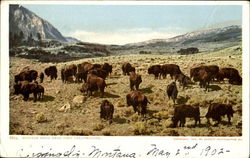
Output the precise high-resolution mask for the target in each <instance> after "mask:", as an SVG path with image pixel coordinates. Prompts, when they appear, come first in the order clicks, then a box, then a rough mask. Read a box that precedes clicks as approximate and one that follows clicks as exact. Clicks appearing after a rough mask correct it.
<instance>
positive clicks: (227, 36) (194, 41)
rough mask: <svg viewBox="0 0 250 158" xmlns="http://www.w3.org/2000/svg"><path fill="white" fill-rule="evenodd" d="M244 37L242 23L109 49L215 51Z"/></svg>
mask: <svg viewBox="0 0 250 158" xmlns="http://www.w3.org/2000/svg"><path fill="white" fill-rule="evenodd" d="M241 38H242V28H241V26H240V25H232V26H226V27H221V28H213V29H203V30H197V31H193V32H188V33H186V34H183V35H179V36H176V37H173V38H169V39H156V40H149V41H144V42H139V43H131V44H126V45H122V46H117V45H111V46H109V49H110V50H112V51H115V52H117V53H119V54H131V53H132V54H137V53H139V52H140V51H148V52H151V53H152V54H168V53H171V54H172V53H176V52H177V51H178V50H180V49H182V48H188V47H196V48H198V49H199V50H200V52H203V51H214V50H218V49H224V48H227V47H232V46H236V45H239V44H240V43H241Z"/></svg>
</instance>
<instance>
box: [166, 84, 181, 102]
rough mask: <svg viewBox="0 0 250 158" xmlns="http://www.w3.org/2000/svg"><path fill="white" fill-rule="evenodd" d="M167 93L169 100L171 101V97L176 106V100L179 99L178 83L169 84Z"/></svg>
mask: <svg viewBox="0 0 250 158" xmlns="http://www.w3.org/2000/svg"><path fill="white" fill-rule="evenodd" d="M166 92H167V95H168V98H169V99H170V97H171V98H172V100H173V101H174V104H175V100H176V99H177V95H178V90H177V86H176V83H175V82H172V83H171V84H169V85H168V86H167V91H166Z"/></svg>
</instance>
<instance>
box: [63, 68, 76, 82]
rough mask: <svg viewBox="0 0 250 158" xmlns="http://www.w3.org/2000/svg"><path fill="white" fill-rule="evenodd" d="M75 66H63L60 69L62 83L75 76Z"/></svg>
mask: <svg viewBox="0 0 250 158" xmlns="http://www.w3.org/2000/svg"><path fill="white" fill-rule="evenodd" d="M76 70H77V66H76V65H75V64H71V65H67V66H64V67H63V68H62V69H61V78H62V81H63V82H64V83H67V81H69V78H70V77H72V76H75V75H76Z"/></svg>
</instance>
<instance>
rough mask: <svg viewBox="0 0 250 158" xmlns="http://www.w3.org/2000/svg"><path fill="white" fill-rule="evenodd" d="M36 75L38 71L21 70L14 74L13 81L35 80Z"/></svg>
mask: <svg viewBox="0 0 250 158" xmlns="http://www.w3.org/2000/svg"><path fill="white" fill-rule="evenodd" d="M37 76H38V72H37V71H36V70H26V71H22V72H20V73H19V74H17V75H15V83H17V82H18V81H29V82H32V81H33V80H34V81H35V80H36V78H37Z"/></svg>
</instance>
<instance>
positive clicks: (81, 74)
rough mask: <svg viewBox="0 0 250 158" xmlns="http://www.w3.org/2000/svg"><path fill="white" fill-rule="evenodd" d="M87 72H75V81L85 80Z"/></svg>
mask: <svg viewBox="0 0 250 158" xmlns="http://www.w3.org/2000/svg"><path fill="white" fill-rule="evenodd" d="M87 74H88V73H87V72H78V73H76V82H82V80H84V82H87Z"/></svg>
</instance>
